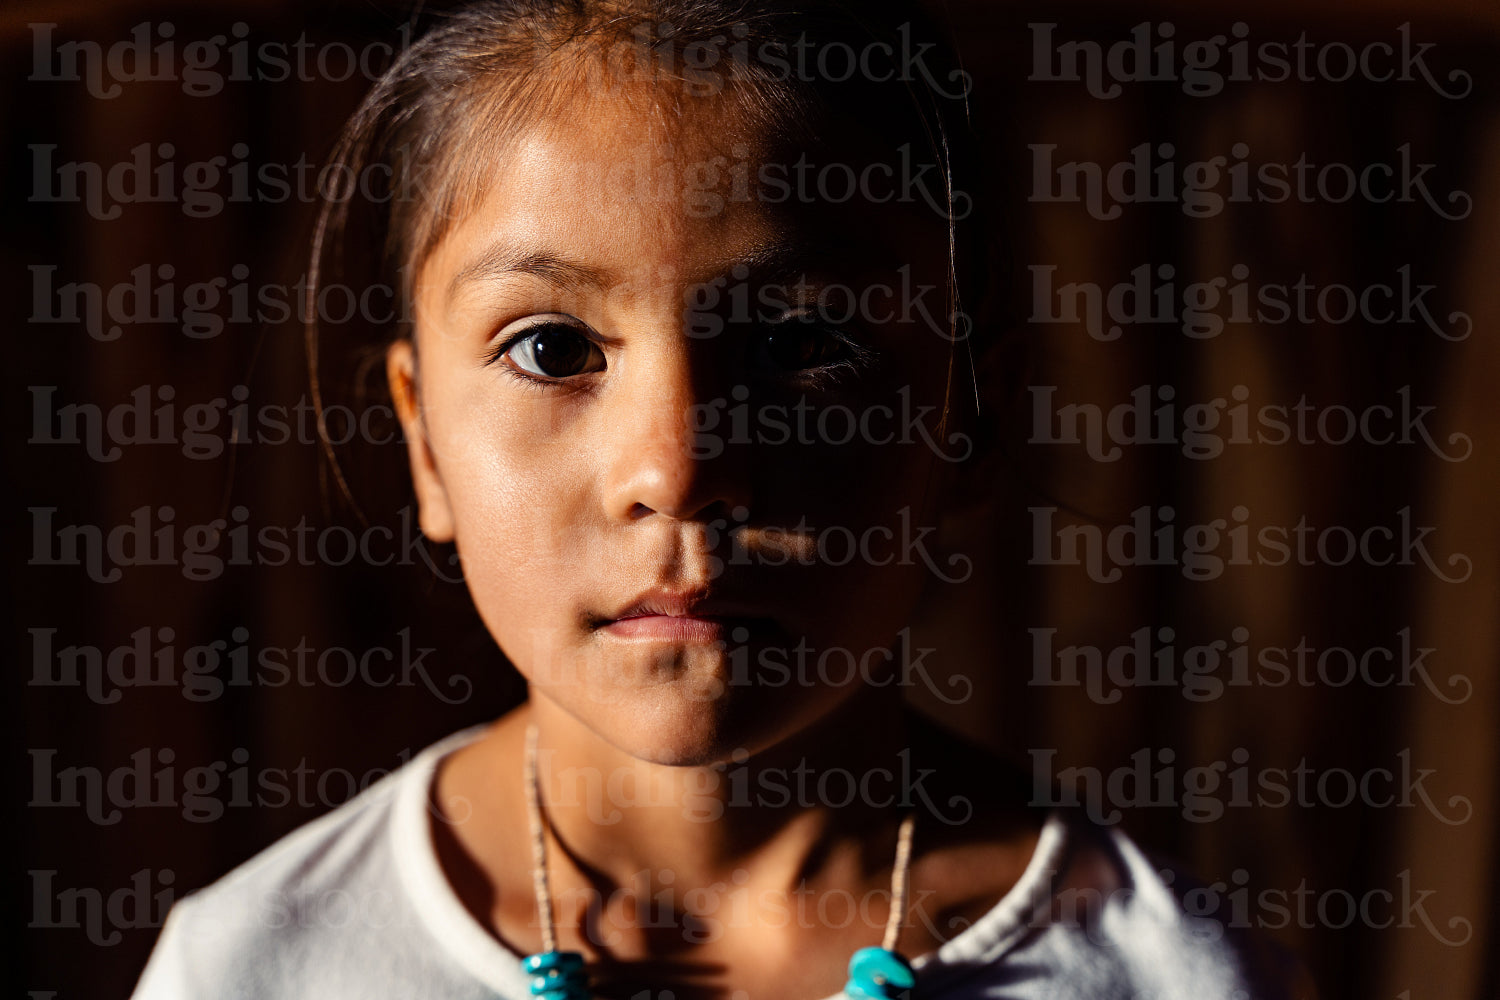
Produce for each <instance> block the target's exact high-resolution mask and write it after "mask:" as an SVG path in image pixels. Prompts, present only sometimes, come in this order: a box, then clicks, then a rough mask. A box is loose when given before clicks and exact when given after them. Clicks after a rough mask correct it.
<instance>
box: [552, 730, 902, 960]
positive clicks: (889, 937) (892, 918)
mask: <svg viewBox="0 0 1500 1000" xmlns="http://www.w3.org/2000/svg"><path fill="white" fill-rule="evenodd" d="M537 770H538V769H537V729H536V726H535V725H530V726H527V727H526V779H525V783H526V821H527V827H528V829H529V832H530V834H531V888H532V891H533V892H534V893H535V894H536V907H537V913H538V916H539V918H540V923H541V925H542V950H543V951H547V952H552V951H556V950H557V927H556V925H555V924H554V922H553V917H552V888H551V886H550V884H549V883H548V880H547V828H546V824H545V823H544V822H543V821H542V796H541V790H540V788H539V787H538V781H537ZM916 821H917V814H916V813H915V812H909V813H907V814H906V815H905V816H904V817H902V819H901V828H900V830H898V831H897V833H896V862H895V865H894V866H893V869H892V872H891V912H890V915H889V916H887V917H886V921H885V937H884V939H883V941H882V943H881V947H882V948H884V949H885V950H886V951H895V950H896V942H897V940H898V939H899V937H900V936H901V925H902V924H903V923H904V922H905V920H906V895H907V890H908V885H909V883H910V880H911V842H912V833H913V829H914V827H915V826H916Z"/></svg>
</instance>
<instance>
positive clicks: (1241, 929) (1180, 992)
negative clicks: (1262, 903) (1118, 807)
mask: <svg viewBox="0 0 1500 1000" xmlns="http://www.w3.org/2000/svg"><path fill="white" fill-rule="evenodd" d="M912 730H913V746H914V747H915V748H919V749H920V758H921V759H922V760H924V761H925V762H926V764H927V766H928V767H930V768H932V769H933V771H934V774H933V777H932V780H931V781H929V788H930V790H932V791H935V792H940V794H937V795H933V796H932V797H931V798H932V801H933V803H934V804H935V806H936V808H932V809H930V810H929V811H930V812H931V813H932V815H933V816H934V817H936V818H937V819H939V820H942V819H944V818H945V815H944V814H943V813H942V812H941V810H942V809H946V813H947V815H946V819H947V820H948V822H947V823H944V822H937V823H930V824H929V826H928V830H929V843H930V842H931V841H932V840H934V839H936V840H937V841H938V842H939V844H940V850H939V852H938V853H939V854H941V855H944V856H945V862H946V863H943V864H940V865H937V866H932V867H928V868H926V869H923V870H922V874H921V876H918V875H917V874H916V871H915V870H914V878H915V879H917V880H918V882H921V881H923V879H924V878H925V880H926V882H928V883H930V884H931V883H934V882H935V883H936V884H939V885H945V884H946V886H947V888H948V889H949V892H950V898H952V899H955V900H957V905H955V906H954V907H952V908H949V909H944V910H941V911H939V912H938V913H937V916H938V918H939V920H938V923H937V926H936V927H934V928H933V930H934V931H935V932H936V933H935V935H934V936H935V937H937V938H939V939H942V938H943V937H947V935H948V934H949V933H951V930H952V929H953V928H962V931H961V932H960V933H958V934H957V935H956V936H952V937H948V938H947V940H946V941H944V943H943V944H942V945H941V947H939V948H938V950H937V951H936V953H935V954H932V955H931V956H929V958H930V961H928V962H925V963H924V964H925V965H927V966H928V968H927V971H926V972H925V973H924V979H925V981H926V982H927V983H928V984H929V989H930V990H931V995H933V996H937V997H942V998H944V1000H947V998H950V997H951V998H952V1000H969V998H974V1000H978V998H983V997H990V996H1002V995H1003V996H1005V997H1007V998H1014V1000H1022V998H1030V997H1071V996H1079V997H1091V998H1100V1000H1125V998H1129V1000H1200V998H1201V997H1204V996H1212V997H1237V998H1241V1000H1283V998H1284V1000H1311V998H1312V997H1313V996H1314V995H1315V993H1314V991H1313V989H1312V987H1311V984H1310V981H1309V980H1308V978H1307V976H1306V974H1305V972H1304V971H1303V970H1302V968H1301V966H1300V965H1299V963H1298V962H1297V961H1296V960H1295V959H1294V958H1293V957H1292V955H1291V953H1290V952H1288V951H1287V950H1286V949H1284V948H1282V947H1280V946H1279V945H1277V944H1276V943H1275V942H1273V941H1272V940H1271V939H1269V938H1268V937H1266V936H1264V935H1262V934H1261V933H1259V932H1257V931H1255V930H1254V929H1252V928H1251V927H1249V926H1248V923H1249V922H1248V920H1237V919H1236V899H1237V897H1236V896H1235V895H1234V890H1235V889H1236V888H1239V887H1231V886H1225V885H1224V884H1222V883H1214V884H1212V885H1204V884H1203V883H1201V882H1198V881H1197V880H1195V879H1194V878H1193V877H1192V876H1191V875H1189V874H1188V873H1187V872H1186V871H1185V870H1184V869H1182V868H1181V867H1180V866H1178V865H1176V864H1174V863H1172V862H1170V861H1167V860H1164V859H1162V858H1159V857H1156V856H1153V855H1151V854H1148V853H1147V852H1146V851H1144V850H1143V849H1142V848H1141V847H1140V846H1138V845H1137V844H1136V843H1135V841H1133V840H1132V839H1131V838H1130V837H1129V836H1128V835H1127V834H1126V833H1125V832H1124V831H1123V830H1122V829H1120V828H1118V827H1109V826H1102V825H1100V824H1097V823H1095V822H1093V821H1092V820H1090V819H1089V818H1088V816H1087V815H1086V813H1085V812H1084V811H1083V810H1081V809H1080V810H1064V809H1054V808H1051V806H1050V805H1047V803H1051V802H1052V801H1053V799H1052V798H1051V797H1050V796H1047V795H1044V794H1037V790H1036V787H1035V785H1034V782H1033V778H1032V775H1031V774H1030V773H1028V772H1027V770H1026V769H1025V768H1023V767H1020V766H1018V765H1016V764H1015V763H1014V762H1011V761H1009V760H1007V759H1005V758H1003V757H1000V756H998V755H995V754H993V753H991V752H990V751H988V750H987V749H985V748H983V747H980V746H977V745H974V744H972V743H970V742H968V741H966V740H964V739H963V738H961V737H958V736H956V735H955V734H953V733H951V732H948V731H945V730H944V729H943V728H942V727H940V726H937V725H936V724H933V723H931V722H930V721H928V720H925V719H920V718H917V719H914V721H913V726H912ZM964 887H967V891H964ZM997 887H999V891H998V892H997ZM1240 891H1241V892H1244V891H1245V890H1243V889H1240ZM997 895H998V896H999V899H998V902H996V896H997ZM986 900H987V902H986ZM1240 909H1243V907H1240Z"/></svg>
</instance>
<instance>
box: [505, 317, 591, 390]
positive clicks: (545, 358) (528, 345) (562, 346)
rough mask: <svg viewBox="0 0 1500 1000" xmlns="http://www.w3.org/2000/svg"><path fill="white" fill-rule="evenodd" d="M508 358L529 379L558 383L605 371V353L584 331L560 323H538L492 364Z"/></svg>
mask: <svg viewBox="0 0 1500 1000" xmlns="http://www.w3.org/2000/svg"><path fill="white" fill-rule="evenodd" d="M500 358H508V359H509V360H510V363H511V364H512V365H514V366H515V367H516V368H518V369H520V371H521V372H523V373H525V374H526V375H528V376H531V377H534V378H538V379H545V380H556V379H566V378H572V377H574V376H576V375H587V374H589V373H591V372H597V371H603V370H604V352H603V351H601V350H600V349H599V345H598V344H596V343H594V341H593V340H591V339H590V338H589V336H588V335H587V334H586V333H585V332H584V331H583V330H581V329H579V328H578V327H576V326H573V325H571V324H569V323H564V322H561V321H558V320H548V321H544V322H541V323H534V324H532V325H531V326H528V327H526V328H525V329H523V330H522V331H521V332H519V333H518V334H516V335H515V336H514V337H511V338H510V339H509V340H506V341H505V342H504V343H503V344H502V345H501V346H500V347H499V348H498V349H497V350H496V351H495V352H494V354H493V357H492V360H499V359H500Z"/></svg>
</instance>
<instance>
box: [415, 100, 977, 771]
mask: <svg viewBox="0 0 1500 1000" xmlns="http://www.w3.org/2000/svg"><path fill="white" fill-rule="evenodd" d="M669 86H670V85H663V86H662V88H661V90H659V91H658V90H656V89H653V88H652V87H651V86H649V85H643V86H641V87H639V88H638V89H636V90H634V91H624V92H621V91H616V92H615V93H613V94H604V95H599V94H593V95H579V96H577V97H575V98H573V99H571V100H570V101H569V102H568V103H567V104H566V106H565V107H564V108H563V109H562V111H561V112H560V113H558V114H556V115H553V116H552V117H551V118H550V119H549V120H548V121H547V122H546V123H545V124H542V125H538V126H536V127H534V128H532V129H530V130H529V131H527V132H524V133H523V134H522V135H521V136H520V137H519V138H517V139H515V140H512V141H511V142H510V143H507V145H506V147H505V150H504V153H503V155H497V156H496V160H495V162H496V163H497V164H498V166H497V168H496V169H494V170H493V171H491V172H490V173H489V175H488V181H487V190H485V191H484V193H483V195H482V197H481V198H479V199H478V200H477V202H476V203H475V204H474V205H473V206H471V210H470V211H469V212H467V213H466V214H464V215H463V216H462V217H460V218H459V219H457V220H456V221H455V224H454V225H453V226H452V227H451V229H450V230H449V231H448V232H447V233H446V235H445V236H444V238H443V240H442V241H441V242H440V244H439V245H438V246H437V248H436V249H435V250H434V252H433V253H432V254H431V256H430V257H429V258H428V259H427V260H426V261H425V263H424V264H423V266H422V267H421V269H420V271H419V273H418V277H417V281H416V290H415V306H416V315H417V324H416V329H417V333H416V342H415V345H414V346H413V345H411V344H406V343H400V344H397V345H396V346H395V347H394V348H393V349H392V350H391V353H390V358H389V369H390V375H391V380H392V384H393V388H394V390H395V394H396V399H397V401H398V405H399V406H400V407H401V409H402V411H403V419H404V420H405V423H406V431H407V438H408V440H409V441H410V442H411V448H410V452H411V464H412V469H413V474H414V477H415V481H416V488H417V497H418V501H419V503H420V507H421V523H422V527H423V530H424V532H425V533H426V534H427V535H428V536H429V537H431V538H433V539H435V540H439V541H446V540H454V541H456V543H457V548H458V551H459V554H460V557H461V559H462V564H463V569H464V573H465V577H466V579H467V582H468V586H469V588H470V590H471V591H472V594H473V597H474V601H475V603H476V605H477V606H478V609H479V612H480V614H481V615H482V617H483V618H484V620H485V622H486V624H487V625H488V627H489V629H490V632H491V633H492V634H493V635H494V637H495V639H496V640H497V641H498V642H499V644H500V646H501V648H502V649H503V650H504V652H505V654H506V655H507V656H508V657H509V658H510V660H511V661H512V662H513V663H514V664H515V665H516V667H517V668H518V669H519V670H520V671H521V672H522V673H523V674H524V675H525V676H526V677H527V679H528V680H529V682H530V686H531V691H532V696H533V697H534V698H538V699H548V700H550V701H552V702H554V703H555V704H556V705H557V706H559V707H560V708H562V709H563V710H564V711H566V712H567V713H569V714H571V715H572V716H573V717H574V718H576V719H577V720H579V721H580V722H581V723H583V724H584V725H585V726H587V727H588V728H589V729H590V730H592V731H593V732H595V733H596V734H598V735H599V736H600V737H602V738H603V739H605V740H607V741H608V742H609V743H611V744H613V745H614V746H615V747H617V748H619V749H620V750H622V751H624V752H626V753H628V754H631V755H633V756H635V757H638V758H641V759H645V760H651V761H656V762H659V763H668V764H680V765H686V764H705V763H712V762H715V761H718V760H722V759H725V758H727V757H728V755H729V753H730V752H731V751H732V750H733V749H736V748H744V749H746V750H748V751H750V752H752V753H754V752H757V751H758V750H760V749H763V748H765V747H767V746H770V745H772V744H774V743H776V742H778V741H779V740H781V739H784V738H786V737H787V736H789V735H791V734H792V733H795V732H797V731H798V730H801V729H805V728H806V727H807V726H808V725H810V724H811V723H813V722H814V721H815V720H817V719H818V718H819V717H821V716H823V715H825V714H826V713H828V712H829V711H830V710H832V709H833V708H834V707H835V706H837V705H838V704H839V703H841V702H842V701H843V700H844V699H846V698H848V697H849V696H851V695H852V694H854V693H855V692H856V691H857V690H859V689H860V688H861V687H862V686H863V685H865V684H866V683H867V682H868V681H874V682H876V683H881V682H885V681H887V680H891V679H893V680H894V681H896V682H897V683H899V680H900V675H901V671H900V670H899V664H897V663H893V662H892V661H891V659H890V657H889V656H888V654H887V653H886V650H887V649H888V648H890V647H891V646H892V645H893V643H894V642H895V638H896V635H897V633H898V632H899V631H900V629H902V628H903V627H904V626H905V625H906V624H907V616H908V613H909V611H910V610H911V607H912V605H913V603H914V601H915V598H916V595H917V593H918V590H919V588H920V587H921V585H922V583H923V579H924V577H925V576H926V575H927V574H929V573H930V572H932V568H931V567H932V566H933V565H937V566H939V567H940V568H941V567H942V564H941V562H940V556H939V554H938V553H937V552H935V551H934V549H933V544H932V539H933V532H931V531H930V530H929V529H930V528H931V527H932V526H933V525H934V523H935V522H934V520H933V516H934V504H933V501H934V499H935V493H936V487H937V485H938V481H939V479H940V471H941V470H942V469H943V468H944V467H945V466H946V465H947V463H946V462H945V461H944V460H943V459H942V458H940V457H939V456H938V455H937V454H936V453H935V452H937V451H939V450H941V451H942V452H944V453H945V454H948V455H952V454H953V453H955V452H958V451H961V450H962V448H961V447H960V446H959V445H958V444H954V443H945V442H943V441H941V440H940V439H939V436H938V430H937V423H938V420H939V417H940V414H941V413H942V410H943V405H942V404H943V393H944V390H945V384H946V379H947V370H948V357H949V350H950V345H949V343H948V341H947V340H946V339H944V338H945V335H946V333H947V327H946V319H945V316H946V306H945V303H946V293H945V289H946V261H945V258H944V256H943V253H944V248H945V246H946V243H945V241H944V223H943V221H942V220H941V219H940V218H939V217H938V216H937V215H936V214H935V213H931V214H929V215H928V216H927V218H926V219H925V220H923V219H922V218H921V217H920V216H919V215H918V214H917V213H916V212H914V211H913V210H912V205H911V204H908V205H907V206H906V207H905V208H904V209H899V210H898V209H892V208H890V207H884V206H882V205H881V204H873V203H872V202H873V201H878V200H879V199H881V198H886V199H889V198H890V197H891V196H892V195H893V194H894V195H895V196H896V197H898V198H899V197H900V195H901V189H900V186H899V184H900V182H899V178H897V179H895V180H890V181H887V180H886V177H887V171H885V170H883V169H874V170H865V169H864V168H863V167H861V166H860V163H858V162H855V163H851V167H852V170H851V169H846V168H845V167H844V166H843V165H842V164H839V163H836V162H835V161H834V159H833V157H831V156H830V155H828V154H822V155H821V156H820V155H819V154H816V153H812V152H806V153H805V154H804V153H799V152H794V153H792V154H785V153H782V154H776V153H773V152H770V151H769V150H771V148H772V143H771V141H770V138H771V137H769V136H767V135H763V134H759V133H757V132H756V130H754V129H753V128H751V127H750V126H748V125H747V124H746V122H747V116H745V115H743V114H741V113H740V109H739V108H738V106H737V105H736V103H735V99H734V98H730V97H720V98H718V99H714V100H709V99H687V98H680V100H681V102H682V106H681V108H680V110H678V111H663V110H662V106H663V105H666V106H667V107H670V106H671V104H672V101H673V99H674V96H675V95H672V94H669V93H668V92H667V87H669ZM799 156H803V157H804V158H803V159H802V161H801V166H800V167H799V164H798V157H799ZM891 160H892V162H893V163H894V164H896V170H898V171H899V163H897V161H896V158H895V156H894V155H893V156H892V157H891ZM861 162H864V163H868V158H864V160H863V161H861ZM912 169H913V170H915V169H917V168H915V167H914V168H912ZM861 170H864V174H865V176H866V177H867V178H870V179H871V183H872V185H873V187H872V190H871V192H870V193H871V195H872V198H870V199H866V198H865V197H864V196H862V195H859V194H857V193H856V195H855V196H854V197H849V196H848V195H847V194H846V192H847V190H848V188H849V184H848V180H847V178H848V177H849V176H850V174H851V172H852V173H853V174H854V175H855V176H858V174H859V173H860V172H861ZM820 171H821V173H820ZM799 174H800V177H799ZM820 177H821V180H820ZM820 183H821V184H822V190H820V188H819V185H820ZM914 204H915V206H916V209H917V211H918V212H928V211H930V210H929V209H927V208H926V206H925V204H924V202H923V201H922V200H920V199H917V200H916V201H915V202H914ZM924 287H925V288H926V290H925V291H924V290H923V289H924ZM851 313H852V315H850V314H851ZM932 442H936V446H934V445H933V443H932Z"/></svg>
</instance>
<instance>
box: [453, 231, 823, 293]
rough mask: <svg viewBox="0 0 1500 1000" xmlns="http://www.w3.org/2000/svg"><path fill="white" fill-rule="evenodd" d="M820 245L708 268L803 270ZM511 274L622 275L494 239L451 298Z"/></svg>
mask: <svg viewBox="0 0 1500 1000" xmlns="http://www.w3.org/2000/svg"><path fill="white" fill-rule="evenodd" d="M818 249H819V248H817V247H815V246H814V245H813V244H811V243H809V242H807V241H805V240H800V239H774V240H770V241H768V242H766V243H763V244H759V245H756V246H754V247H752V248H751V249H750V250H749V251H747V252H746V253H743V254H738V255H736V256H734V257H730V258H723V259H719V260H715V261H713V262H712V264H711V267H710V270H712V271H713V272H714V273H718V274H729V273H730V272H731V271H732V270H733V269H734V268H736V267H741V266H744V267H748V268H749V270H750V272H751V274H752V275H755V276H756V277H758V278H760V279H761V280H776V279H780V278H787V277H792V276H796V275H798V274H800V273H804V272H805V271H806V269H807V267H808V265H809V264H810V263H811V262H812V261H814V260H816V259H817V258H818V257H819V256H820V255H819V253H818ZM510 274H529V275H533V276H535V277H538V278H541V279H542V280H543V281H546V282H547V283H548V284H550V285H552V286H553V287H554V288H557V289H560V290H562V291H572V290H575V289H578V288H580V287H587V288H595V289H600V290H604V289H608V288H609V287H610V286H611V285H614V284H616V283H618V280H619V279H618V276H617V275H615V273H614V272H612V271H610V270H607V269H605V268H600V267H595V266H594V265H592V264H585V263H583V262H582V261H577V260H570V259H568V258H566V257H563V256H560V255H558V254H555V253H552V252H549V251H546V250H542V249H538V248H527V247H524V246H523V247H517V246H514V245H512V244H508V243H496V244H494V245H492V246H491V247H489V248H488V249H487V250H486V251H485V252H484V253H483V254H482V255H481V256H479V257H478V258H477V259H476V260H474V261H473V262H472V263H470V264H468V265H466V266H465V267H464V268H462V269H461V270H460V271H459V272H458V273H457V274H455V275H454V276H453V278H452V280H451V281H449V282H448V297H449V298H450V299H451V298H452V297H453V296H454V294H455V293H457V292H458V291H459V289H461V288H462V287H463V286H465V285H469V284H472V283H474V282H478V281H489V280H494V279H496V278H500V277H503V276H505V275H510Z"/></svg>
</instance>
